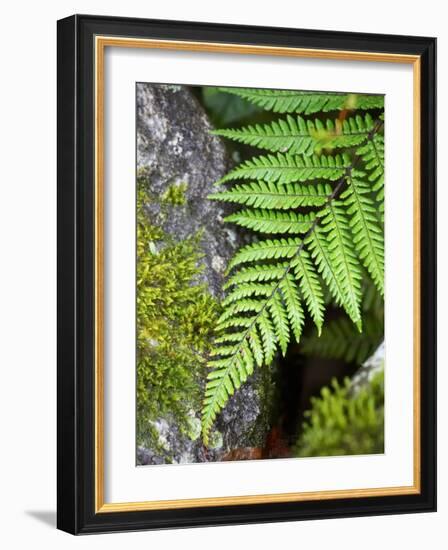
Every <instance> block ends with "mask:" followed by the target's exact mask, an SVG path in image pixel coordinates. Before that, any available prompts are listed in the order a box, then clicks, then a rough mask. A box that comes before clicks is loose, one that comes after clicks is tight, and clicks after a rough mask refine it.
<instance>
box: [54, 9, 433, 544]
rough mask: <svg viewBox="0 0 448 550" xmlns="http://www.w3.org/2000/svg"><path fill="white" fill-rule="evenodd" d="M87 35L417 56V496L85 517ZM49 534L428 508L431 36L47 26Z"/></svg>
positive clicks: (89, 253)
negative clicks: (52, 283)
mask: <svg viewBox="0 0 448 550" xmlns="http://www.w3.org/2000/svg"><path fill="white" fill-rule="evenodd" d="M97 35H110V36H121V37H133V38H153V39H163V40H176V41H189V40H194V41H199V42H213V43H226V44H242V43H244V44H251V45H257V46H276V47H292V48H307V49H319V50H344V51H348V52H350V51H355V52H372V53H375V52H382V53H391V54H400V55H401V54H403V55H415V56H419V58H420V70H421V87H420V101H421V105H420V120H421V124H420V129H421V134H420V144H421V163H420V168H421V174H420V196H421V201H420V219H421V257H420V266H421V271H420V278H421V279H420V280H421V289H420V292H421V315H420V335H421V342H420V344H421V345H420V353H421V354H420V361H421V366H422V368H421V379H420V388H421V394H420V397H421V406H420V413H421V414H420V419H419V420H420V426H421V438H420V449H419V451H420V459H421V470H420V472H421V479H420V492H419V493H418V494H407V495H389V496H372V497H356V498H342V499H331V500H313V501H300V502H276V503H261V504H243V505H241V504H238V505H232V506H206V507H195V508H185V509H183V508H177V509H164V510H135V511H122V512H118V511H115V512H106V513H104V512H103V513H96V511H95V433H94V432H95V429H94V417H95V378H94V360H95V353H94V346H95V342H94V331H95V327H94V322H95V319H94V310H95V296H94V294H95V284H94V261H95V246H94V242H95V240H94V232H95V209H94V203H95V193H94V189H95V186H94V173H95V168H94V165H95V157H94V154H95V144H94V125H95V120H94V102H95V97H94V55H93V45H94V39H95V36H97ZM57 68H58V90H57V97H58V107H57V114H58V127H57V131H58V157H57V158H58V168H57V176H58V247H57V252H58V272H57V276H58V336H57V338H58V385H57V391H58V400H57V409H58V410H57V418H58V425H57V435H58V445H57V452H58V457H57V458H58V471H57V483H58V491H57V500H58V504H57V526H58V528H59V529H62V530H64V531H67V532H69V533H73V534H83V533H100V532H112V531H128V530H140V529H162V528H180V527H193V526H210V525H230V524H243V523H246V524H247V523H261V522H278V521H291V520H305V519H321V518H337V517H353V516H369V515H384V514H400V513H410V512H430V511H435V509H436V39H434V38H427V37H410V36H394V35H380V34H360V33H346V32H336V31H317V30H302V29H300V30H299V29H287V28H275V29H274V28H268V27H251V26H237V25H221V24H214V23H191V22H181V21H159V20H142V19H130V18H124V17H100V16H90V15H74V16H71V17H68V18H66V19H62V20H60V21H58V61H57Z"/></svg>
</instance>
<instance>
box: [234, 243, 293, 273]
mask: <svg viewBox="0 0 448 550" xmlns="http://www.w3.org/2000/svg"><path fill="white" fill-rule="evenodd" d="M301 242H302V241H301V239H299V238H290V239H276V240H270V239H268V240H266V241H260V242H257V243H254V244H248V245H247V246H245V247H243V248H241V249H240V250H239V251H238V252H237V253H236V254H235V256H234V257H233V258H232V260H231V261H230V262H229V266H228V270H229V271H230V270H231V269H232V268H233V267H235V266H237V265H239V264H243V263H249V262H254V261H259V260H273V259H279V258H292V257H293V256H294V255H295V254H296V252H297V249H298V247H299V246H300V244H301Z"/></svg>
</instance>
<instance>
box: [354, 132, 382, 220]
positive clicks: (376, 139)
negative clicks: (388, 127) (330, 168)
mask: <svg viewBox="0 0 448 550" xmlns="http://www.w3.org/2000/svg"><path fill="white" fill-rule="evenodd" d="M356 154H357V155H358V156H360V157H361V158H362V160H363V161H364V168H365V170H367V171H368V180H369V182H371V189H372V191H375V192H376V200H377V201H378V202H379V203H380V212H381V214H382V215H381V220H382V221H384V137H383V136H382V135H381V134H374V135H373V136H372V137H371V138H370V139H369V140H368V141H367V142H366V143H365V144H364V145H362V146H361V147H359V148H358V149H357V150H356Z"/></svg>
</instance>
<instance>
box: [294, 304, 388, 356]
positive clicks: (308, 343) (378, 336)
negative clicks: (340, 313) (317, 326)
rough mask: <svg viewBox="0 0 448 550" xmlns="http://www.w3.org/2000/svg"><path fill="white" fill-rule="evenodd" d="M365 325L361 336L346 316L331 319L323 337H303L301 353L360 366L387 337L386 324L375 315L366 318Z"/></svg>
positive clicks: (323, 332) (324, 329)
mask: <svg viewBox="0 0 448 550" xmlns="http://www.w3.org/2000/svg"><path fill="white" fill-rule="evenodd" d="M363 324H364V326H363V331H362V333H360V332H359V331H358V330H357V329H356V328H355V327H354V325H353V323H351V322H350V321H349V319H348V318H347V317H339V318H337V319H332V320H330V321H328V322H327V323H326V324H325V326H324V328H323V330H322V335H321V336H320V337H318V336H316V335H310V336H307V337H304V338H303V339H302V346H301V348H300V351H301V353H303V354H304V355H310V356H314V357H323V358H325V359H342V360H344V361H346V362H347V363H351V362H352V361H354V362H356V363H357V364H358V365H361V364H362V363H363V362H364V361H365V360H366V359H367V358H368V357H369V356H370V355H371V354H372V353H373V352H374V351H375V350H376V349H377V347H378V346H379V344H380V343H381V341H382V340H383V338H384V327H383V324H382V323H381V322H379V321H378V319H377V318H376V317H375V316H372V315H370V316H365V317H364V323H363Z"/></svg>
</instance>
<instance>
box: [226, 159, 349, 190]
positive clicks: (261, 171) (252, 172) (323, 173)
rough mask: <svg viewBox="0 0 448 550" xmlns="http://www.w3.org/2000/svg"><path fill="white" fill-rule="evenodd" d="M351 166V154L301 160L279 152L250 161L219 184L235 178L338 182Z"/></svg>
mask: <svg viewBox="0 0 448 550" xmlns="http://www.w3.org/2000/svg"><path fill="white" fill-rule="evenodd" d="M350 166H351V160H350V158H349V157H348V156H347V155H334V156H324V155H321V156H317V155H313V156H312V157H301V156H298V155H289V154H282V153H277V155H267V156H262V157H257V158H253V159H251V160H247V161H246V162H244V163H243V164H240V165H239V166H237V167H236V168H235V169H234V170H231V171H230V172H229V173H228V174H227V175H226V176H224V177H223V178H221V179H220V180H219V181H218V182H217V183H218V184H221V183H224V182H226V181H229V180H235V179H256V180H265V181H268V182H277V183H280V184H282V183H292V182H303V181H310V180H316V179H325V180H328V181H336V180H338V179H340V178H341V177H342V176H343V175H344V173H345V170H346V169H347V168H349V167H350Z"/></svg>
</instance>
